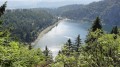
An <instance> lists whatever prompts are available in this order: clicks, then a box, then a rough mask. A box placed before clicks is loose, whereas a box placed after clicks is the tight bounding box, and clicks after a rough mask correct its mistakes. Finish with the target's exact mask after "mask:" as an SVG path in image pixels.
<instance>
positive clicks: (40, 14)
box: [2, 9, 57, 43]
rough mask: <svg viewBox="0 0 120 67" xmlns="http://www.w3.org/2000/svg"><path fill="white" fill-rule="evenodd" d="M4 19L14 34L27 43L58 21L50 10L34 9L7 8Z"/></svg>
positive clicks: (5, 24)
mask: <svg viewBox="0 0 120 67" xmlns="http://www.w3.org/2000/svg"><path fill="white" fill-rule="evenodd" d="M2 20H3V22H4V26H5V27H6V28H10V29H11V31H10V32H11V33H12V36H16V38H17V39H19V40H20V41H22V42H26V43H31V42H33V41H34V40H35V39H36V38H37V36H38V34H39V33H40V32H41V31H42V30H43V29H45V28H46V27H48V26H50V25H52V24H54V22H56V21H57V19H56V18H55V17H54V16H52V15H51V14H49V13H48V12H46V11H44V10H34V9H15V10H6V12H5V14H4V15H3V16H2Z"/></svg>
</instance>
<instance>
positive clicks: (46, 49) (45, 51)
mask: <svg viewBox="0 0 120 67" xmlns="http://www.w3.org/2000/svg"><path fill="white" fill-rule="evenodd" d="M43 53H44V55H45V56H46V57H47V56H48V55H49V50H48V47H47V46H46V47H45V50H44V52H43Z"/></svg>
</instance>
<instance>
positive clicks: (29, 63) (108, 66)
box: [0, 3, 120, 67]
mask: <svg viewBox="0 0 120 67" xmlns="http://www.w3.org/2000/svg"><path fill="white" fill-rule="evenodd" d="M5 4H6V3H5ZM5 4H3V5H5ZM3 8H5V6H3ZM4 11H5V10H4V9H3V10H0V14H2V13H4ZM1 12H2V13H1ZM0 16H1V15H0ZM99 23H100V22H99V19H98V18H97V19H96V20H95V22H94V24H93V25H92V27H91V30H90V31H89V33H88V36H87V38H86V40H88V41H87V42H86V43H84V44H82V43H81V39H80V35H78V37H77V38H76V40H75V43H73V42H72V41H71V39H69V40H68V42H67V43H66V44H65V45H64V46H63V47H62V50H61V51H59V54H58V55H57V56H56V58H55V61H54V62H53V59H52V54H51V52H50V51H49V49H48V47H47V46H46V47H45V50H44V51H43V52H42V51H41V50H40V49H32V48H31V47H29V48H28V47H27V46H23V44H22V43H20V42H17V41H16V40H15V41H14V40H12V39H11V37H10V33H9V30H7V29H6V30H3V28H4V27H3V26H2V23H1V25H0V67H120V35H119V32H118V29H117V27H115V28H113V30H112V34H107V33H104V31H103V30H102V26H101V25H100V24H99ZM116 32H117V33H116ZM116 36H117V37H116Z"/></svg>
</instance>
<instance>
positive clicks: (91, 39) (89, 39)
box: [85, 17, 103, 43]
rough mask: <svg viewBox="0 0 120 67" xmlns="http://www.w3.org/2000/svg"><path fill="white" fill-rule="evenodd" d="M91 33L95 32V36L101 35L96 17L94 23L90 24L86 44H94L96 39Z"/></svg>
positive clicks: (100, 26)
mask: <svg viewBox="0 0 120 67" xmlns="http://www.w3.org/2000/svg"><path fill="white" fill-rule="evenodd" d="M91 32H96V34H99V35H101V34H103V30H102V25H101V23H100V19H99V17H97V18H96V20H95V21H94V23H93V24H92V27H91V29H90V30H89V33H88V35H87V39H86V40H85V42H86V43H88V42H94V41H95V40H96V39H97V38H94V37H93V35H92V33H91Z"/></svg>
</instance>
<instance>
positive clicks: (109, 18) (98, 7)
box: [57, 0, 120, 26]
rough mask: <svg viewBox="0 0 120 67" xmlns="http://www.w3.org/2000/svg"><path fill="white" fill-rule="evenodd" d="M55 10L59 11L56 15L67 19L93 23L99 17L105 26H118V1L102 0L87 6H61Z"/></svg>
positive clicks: (119, 6)
mask: <svg viewBox="0 0 120 67" xmlns="http://www.w3.org/2000/svg"><path fill="white" fill-rule="evenodd" d="M69 7H72V8H69ZM66 8H67V10H66ZM57 10H59V11H60V12H59V13H58V15H60V16H62V17H67V18H69V19H75V20H92V21H93V19H94V18H96V17H97V16H99V17H100V18H101V19H102V21H103V23H105V24H108V25H111V26H112V25H113V26H114V25H119V26H120V22H119V21H120V19H119V18H120V0H102V1H99V2H93V3H90V4H88V5H73V6H72V5H70V6H63V7H60V8H58V9H57ZM113 18H114V19H113Z"/></svg>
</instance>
